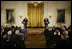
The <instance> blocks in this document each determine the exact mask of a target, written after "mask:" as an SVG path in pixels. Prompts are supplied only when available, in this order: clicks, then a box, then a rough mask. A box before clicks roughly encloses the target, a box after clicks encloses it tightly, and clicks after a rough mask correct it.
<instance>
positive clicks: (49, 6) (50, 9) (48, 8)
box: [44, 1, 71, 27]
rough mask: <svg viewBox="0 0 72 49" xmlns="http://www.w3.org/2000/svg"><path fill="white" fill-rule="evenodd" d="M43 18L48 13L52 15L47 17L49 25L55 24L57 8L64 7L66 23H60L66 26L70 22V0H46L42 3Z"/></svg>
mask: <svg viewBox="0 0 72 49" xmlns="http://www.w3.org/2000/svg"><path fill="white" fill-rule="evenodd" d="M44 7H45V8H44V18H45V17H46V16H47V17H48V18H49V15H51V16H52V17H51V18H50V19H49V21H50V24H49V26H50V27H52V26H57V23H56V20H57V19H56V17H57V9H66V23H65V24H61V25H66V26H67V27H68V26H69V25H70V24H71V2H70V1H48V2H45V3H44Z"/></svg>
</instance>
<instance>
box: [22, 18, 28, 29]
mask: <svg viewBox="0 0 72 49" xmlns="http://www.w3.org/2000/svg"><path fill="white" fill-rule="evenodd" d="M27 22H28V19H27V18H26V17H25V18H24V20H23V21H22V23H23V24H24V28H26V27H27Z"/></svg>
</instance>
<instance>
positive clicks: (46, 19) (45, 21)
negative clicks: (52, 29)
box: [44, 17, 50, 27]
mask: <svg viewBox="0 0 72 49" xmlns="http://www.w3.org/2000/svg"><path fill="white" fill-rule="evenodd" d="M49 23H50V22H49V20H48V18H47V17H46V18H45V19H44V25H45V27H47V26H48V24H49Z"/></svg>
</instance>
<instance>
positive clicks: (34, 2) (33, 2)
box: [31, 1, 41, 7]
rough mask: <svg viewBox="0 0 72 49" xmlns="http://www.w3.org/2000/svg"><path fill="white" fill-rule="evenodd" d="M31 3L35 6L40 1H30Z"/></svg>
mask: <svg viewBox="0 0 72 49" xmlns="http://www.w3.org/2000/svg"><path fill="white" fill-rule="evenodd" d="M31 3H32V4H34V6H35V7H36V6H37V5H38V4H40V3H41V1H31Z"/></svg>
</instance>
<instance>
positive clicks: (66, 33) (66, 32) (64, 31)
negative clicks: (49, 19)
mask: <svg viewBox="0 0 72 49" xmlns="http://www.w3.org/2000/svg"><path fill="white" fill-rule="evenodd" d="M62 30H63V33H62V34H64V35H66V38H69V36H68V31H67V30H66V29H65V27H62Z"/></svg>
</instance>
